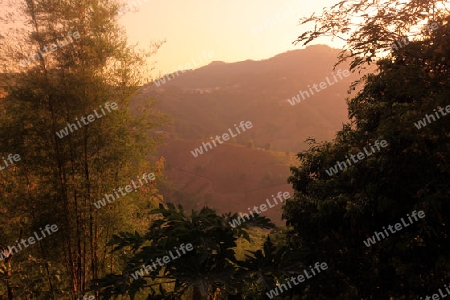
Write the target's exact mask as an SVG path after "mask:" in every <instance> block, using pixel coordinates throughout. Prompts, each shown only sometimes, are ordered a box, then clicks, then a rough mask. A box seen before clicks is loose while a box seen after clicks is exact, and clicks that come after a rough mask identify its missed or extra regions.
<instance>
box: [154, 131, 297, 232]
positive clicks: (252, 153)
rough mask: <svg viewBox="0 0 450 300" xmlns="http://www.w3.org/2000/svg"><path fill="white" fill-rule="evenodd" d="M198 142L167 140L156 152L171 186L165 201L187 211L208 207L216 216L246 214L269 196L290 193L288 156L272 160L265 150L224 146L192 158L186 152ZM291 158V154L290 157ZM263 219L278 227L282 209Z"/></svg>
mask: <svg viewBox="0 0 450 300" xmlns="http://www.w3.org/2000/svg"><path fill="white" fill-rule="evenodd" d="M195 147H198V142H192V141H182V140H174V139H172V140H169V141H168V142H167V144H166V145H164V146H163V147H161V148H160V153H162V154H163V155H164V156H165V158H166V171H165V173H166V175H167V177H168V178H169V179H170V180H171V181H172V182H173V184H172V185H170V184H167V185H164V186H163V187H162V188H161V192H162V194H163V195H164V197H165V200H166V201H167V202H175V203H180V204H183V206H184V207H186V208H187V209H197V210H198V209H200V208H202V207H203V206H205V205H206V206H209V207H212V208H214V209H216V210H218V211H219V212H229V211H232V212H243V213H247V212H248V207H251V208H252V209H253V206H254V205H256V206H258V207H259V205H260V204H262V203H265V201H266V199H267V198H269V199H270V198H271V195H272V194H274V195H276V193H278V192H279V191H282V192H287V191H288V192H290V193H291V195H292V188H291V186H290V185H289V184H287V183H286V179H287V177H288V176H289V168H288V167H287V164H288V158H287V157H286V156H284V157H280V158H276V157H274V156H273V155H271V154H270V153H268V152H267V151H262V150H252V149H249V148H245V147H243V146H239V145H232V144H223V145H220V146H218V147H217V148H214V149H213V150H210V151H208V152H207V153H204V154H202V155H200V156H198V157H197V158H194V157H193V156H192V155H191V153H190V150H192V149H194V148H195ZM291 157H293V155H291ZM264 215H266V216H268V217H270V218H271V219H272V220H273V221H274V222H277V223H279V224H281V205H278V206H275V207H273V208H271V209H269V210H267V211H266V212H265V213H264Z"/></svg>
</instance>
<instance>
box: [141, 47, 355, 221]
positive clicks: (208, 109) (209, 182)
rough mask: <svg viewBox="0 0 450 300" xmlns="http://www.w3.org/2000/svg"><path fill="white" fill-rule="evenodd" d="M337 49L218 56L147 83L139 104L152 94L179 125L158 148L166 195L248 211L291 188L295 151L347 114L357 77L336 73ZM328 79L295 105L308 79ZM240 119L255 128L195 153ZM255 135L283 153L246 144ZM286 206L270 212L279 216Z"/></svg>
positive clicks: (329, 134) (328, 135)
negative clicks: (256, 57)
mask: <svg viewBox="0 0 450 300" xmlns="http://www.w3.org/2000/svg"><path fill="white" fill-rule="evenodd" d="M337 54H338V50H335V49H331V48H329V47H328V46H322V45H316V46H310V47H308V48H306V49H304V50H295V51H289V52H286V53H283V54H280V55H277V56H275V57H273V58H270V59H267V60H262V61H252V60H246V61H243V62H237V63H224V62H212V63H211V64H209V65H207V66H204V67H202V68H199V69H196V70H190V71H186V72H185V73H182V72H178V75H177V74H174V75H173V76H166V77H165V78H162V79H160V80H159V81H157V84H155V83H152V84H149V85H147V86H145V87H143V89H142V94H141V95H139V96H138V97H136V99H135V101H134V103H133V104H134V106H135V105H138V104H139V103H141V102H142V101H144V100H143V99H144V98H145V97H146V96H152V97H155V98H157V99H158V105H157V108H158V109H159V110H161V111H162V112H164V113H167V114H169V115H171V116H172V117H173V119H174V126H172V127H170V128H165V131H167V133H166V136H167V145H168V146H167V147H162V148H161V149H160V154H161V155H162V156H164V157H166V159H167V164H168V166H169V168H168V170H167V174H168V177H169V178H170V179H171V180H172V181H173V182H174V186H173V187H172V188H171V191H172V192H173V193H170V192H169V190H167V191H165V193H164V194H165V195H169V196H166V197H167V198H168V199H166V200H168V201H175V202H182V203H183V204H184V205H187V206H188V207H198V206H203V205H210V206H212V207H214V208H217V209H219V211H233V210H235V211H242V212H245V211H246V208H247V207H248V205H249V204H250V203H252V204H253V203H254V204H258V203H263V202H264V201H265V199H266V198H267V197H270V195H271V194H272V193H274V192H275V193H276V192H278V191H279V190H282V191H291V187H290V185H287V184H286V179H287V177H288V176H289V175H290V174H289V168H288V165H289V163H296V162H295V161H294V156H293V154H294V153H297V152H299V151H300V150H303V149H306V148H307V144H306V143H305V142H304V141H305V139H306V138H308V137H309V136H311V137H314V138H316V139H317V140H331V139H332V138H333V137H334V133H335V132H336V131H337V130H338V129H340V128H341V124H342V123H343V122H345V121H346V120H347V110H346V101H345V98H346V97H347V93H346V92H347V89H348V87H349V85H350V84H351V82H352V81H353V80H355V79H356V78H357V77H356V75H353V74H351V75H350V76H349V77H347V78H345V77H343V76H342V79H339V77H337V76H336V77H335V79H337V80H335V79H334V78H333V74H332V72H333V70H332V67H333V65H334V62H335V61H336V56H337ZM346 68H347V69H348V67H347V66H339V67H338V68H337V70H339V69H341V70H342V71H343V70H346ZM334 72H335V73H336V71H334ZM327 77H328V81H329V82H330V83H331V84H332V85H328V84H327V87H326V88H325V89H323V90H321V91H320V92H316V91H314V90H313V91H314V94H312V93H311V92H309V94H310V97H307V98H306V99H305V100H302V101H301V102H300V103H296V104H295V105H291V104H289V102H288V99H291V98H292V97H295V96H298V94H299V91H300V90H302V91H308V90H309V87H308V85H309V86H310V87H311V88H312V85H313V84H320V83H321V82H326V78H327ZM169 78H170V80H168V79H169ZM163 80H165V81H166V82H165V83H163ZM158 85H159V86H158ZM305 96H306V94H305ZM240 121H251V122H252V124H253V128H251V129H248V130H247V131H246V132H245V133H242V134H240V135H238V136H237V137H236V138H235V139H234V140H232V141H228V142H226V144H224V145H219V146H217V148H213V149H212V150H209V151H208V152H204V153H203V154H201V155H199V156H198V157H194V156H193V155H192V154H191V151H193V150H194V149H195V148H197V147H200V146H201V144H202V142H208V141H210V137H215V136H216V135H222V134H223V133H226V132H227V131H228V129H230V128H231V129H232V130H233V129H234V124H238V123H239V122H240ZM250 140H253V141H254V145H255V147H256V148H259V147H261V148H265V149H269V147H270V149H271V150H275V151H278V158H276V157H275V156H274V155H275V154H276V153H274V152H270V151H269V152H265V153H262V152H263V151H262V150H257V149H253V150H252V149H249V148H246V146H247V145H248V144H249V141H250ZM219 148H220V149H219ZM287 151H290V152H291V153H290V154H289V153H286V152H287ZM223 161H227V163H223ZM231 162H239V163H237V164H235V163H231ZM175 191H176V192H175ZM248 191H252V192H251V193H254V194H253V195H251V193H250V192H248ZM263 191H265V192H263ZM255 193H256V194H258V195H257V196H256V194H255ZM188 195H189V196H188ZM264 195H266V196H264ZM260 198H261V199H260ZM280 208H281V207H277V208H273V209H272V210H270V212H269V214H268V215H269V216H270V215H272V217H274V215H273V214H275V215H276V217H277V218H278V217H279V212H280V211H281V210H280Z"/></svg>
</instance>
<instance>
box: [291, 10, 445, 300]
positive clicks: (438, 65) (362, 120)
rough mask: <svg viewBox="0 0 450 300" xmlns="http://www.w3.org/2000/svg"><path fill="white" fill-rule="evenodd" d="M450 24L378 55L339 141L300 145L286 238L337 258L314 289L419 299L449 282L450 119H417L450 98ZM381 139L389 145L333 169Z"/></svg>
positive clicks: (334, 294)
mask: <svg viewBox="0 0 450 300" xmlns="http://www.w3.org/2000/svg"><path fill="white" fill-rule="evenodd" d="M411 5H412V4H411ZM420 11H422V10H420ZM436 15H438V14H435V15H434V17H435V18H436ZM416 17H417V16H416ZM411 18H412V17H411ZM436 21H437V22H438V23H439V24H448V22H449V21H450V18H448V17H447V18H446V19H436ZM449 33H450V31H449V28H448V26H440V27H439V28H438V29H437V30H435V31H433V32H430V34H429V35H428V36H425V37H424V38H423V40H417V41H413V42H411V43H410V44H409V45H405V46H404V47H402V48H399V49H394V51H393V52H392V54H391V56H389V57H387V58H386V59H383V60H380V61H378V62H377V66H378V69H377V71H378V73H377V74H376V75H375V74H369V75H367V76H366V77H365V78H364V83H365V85H364V88H363V90H362V91H360V92H359V93H358V95H357V96H356V97H354V98H352V99H350V100H349V116H350V117H351V118H352V121H351V122H350V123H349V124H345V125H344V126H343V129H342V130H341V131H339V132H338V133H337V135H336V139H335V141H333V142H325V143H321V144H318V143H316V142H315V141H314V140H310V149H309V150H307V151H304V152H301V153H299V154H298V158H299V160H300V162H301V164H300V166H298V167H291V172H292V176H291V177H290V178H289V182H290V183H291V184H292V185H293V187H294V189H295V190H296V194H295V197H294V198H293V199H292V200H290V201H288V202H287V203H286V205H285V207H284V213H283V217H284V218H285V219H286V220H287V224H288V225H289V226H292V227H293V230H292V231H291V233H290V239H289V241H290V243H289V244H290V245H291V246H292V247H300V248H301V249H302V250H303V251H305V252H306V253H308V256H309V257H312V258H314V259H316V260H319V259H320V260H326V261H327V262H330V267H329V271H327V272H326V273H324V276H326V280H327V282H332V283H333V284H327V285H324V288H323V289H322V290H320V291H317V294H315V297H319V295H320V296H322V297H328V298H333V299H356V298H358V299H375V298H376V299H389V298H393V299H400V298H407V299H418V298H419V297H421V296H424V295H427V294H428V295H430V294H434V293H436V291H437V290H438V289H439V288H442V286H443V282H446V281H447V279H448V274H447V273H446V271H445V270H446V265H448V264H449V263H450V260H449V257H448V255H447V253H448V252H449V250H450V244H449V243H448V238H447V234H448V230H447V229H446V224H447V223H448V222H449V219H448V217H447V216H448V215H449V210H450V206H449V203H448V200H447V199H448V197H449V192H448V191H449V183H448V182H449V181H448V179H449V178H450V164H449V161H450V157H449V151H448V150H449V146H448V145H449V142H450V140H449V135H448V128H449V127H450V119H449V118H448V117H447V118H445V117H441V118H440V119H439V120H436V121H435V122H433V123H432V124H428V125H427V126H426V127H424V128H421V129H418V128H417V127H416V126H415V125H414V124H417V121H418V120H422V119H423V117H424V116H425V115H426V114H432V113H434V111H433V109H436V110H437V109H438V108H439V107H443V106H445V105H446V104H448V99H449V96H450V89H449V88H448V86H449V85H448V83H449V81H450V69H449V66H448V63H447V59H446V57H447V56H448V55H449V53H450V34H449ZM438 122H439V123H438ZM383 139H384V140H386V141H388V143H389V146H388V148H387V149H386V150H385V151H382V152H380V153H376V154H373V155H371V156H370V157H366V158H365V159H363V160H360V161H359V162H358V163H355V164H353V165H352V166H349V167H348V168H346V169H345V170H342V171H340V172H338V173H337V174H334V175H332V176H330V175H329V174H328V173H327V172H326V170H328V168H330V167H332V166H333V165H334V164H336V162H337V161H345V160H346V156H347V157H350V155H351V154H353V155H355V154H356V153H358V152H359V151H362V149H363V147H368V145H369V143H371V144H372V145H374V142H375V141H376V140H383ZM414 210H416V211H420V210H423V211H424V212H425V215H426V217H425V218H424V219H423V220H421V221H420V222H416V223H414V224H412V225H410V227H408V228H404V229H403V230H401V231H399V232H396V233H394V234H390V235H389V236H388V237H386V238H385V239H383V240H381V241H378V242H377V243H376V244H373V245H371V246H370V247H367V246H366V245H365V244H364V243H363V241H365V240H366V239H367V238H370V237H371V236H372V235H373V234H374V232H375V231H377V232H381V231H383V226H385V227H386V228H387V227H388V225H394V224H396V223H399V222H400V220H401V218H404V219H406V216H407V214H410V213H411V212H412V211H414ZM391 233H392V232H391Z"/></svg>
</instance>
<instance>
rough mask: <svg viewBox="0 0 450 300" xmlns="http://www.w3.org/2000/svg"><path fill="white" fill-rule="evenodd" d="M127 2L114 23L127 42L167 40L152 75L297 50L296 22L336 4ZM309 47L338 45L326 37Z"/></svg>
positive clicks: (321, 0) (323, 0)
mask: <svg viewBox="0 0 450 300" xmlns="http://www.w3.org/2000/svg"><path fill="white" fill-rule="evenodd" d="M139 1H140V4H139ZM132 2H135V3H136V4H135V5H136V6H137V8H136V9H135V11H128V12H124V13H123V15H122V16H121V17H120V19H119V23H120V24H122V25H123V26H124V28H125V30H126V31H127V35H128V38H129V42H130V44H135V43H136V42H138V43H139V44H140V45H141V46H142V47H144V46H147V45H149V44H150V42H151V41H155V40H161V39H165V40H166V43H165V44H164V45H163V46H162V47H161V48H160V50H159V51H158V53H157V54H156V55H155V56H154V57H152V58H151V59H150V61H156V64H155V68H156V69H155V71H154V72H153V75H154V76H156V77H157V76H158V75H159V73H160V72H161V73H162V74H164V73H166V72H173V71H175V70H179V69H180V66H185V65H186V64H187V63H189V62H191V63H192V62H193V60H194V63H196V64H197V66H193V68H194V69H196V68H198V67H200V66H204V65H207V64H209V63H210V62H211V61H224V62H235V61H243V60H247V59H253V60H261V59H267V58H270V57H273V56H275V55H277V54H279V53H283V52H286V51H288V50H294V49H301V48H302V47H301V45H297V46H294V45H292V42H293V41H294V40H295V39H296V37H297V36H299V35H300V34H301V33H302V31H303V30H304V28H305V26H299V19H300V18H301V17H304V16H310V15H311V14H312V13H313V12H316V14H320V13H321V11H322V9H323V8H324V7H330V6H331V5H333V4H335V3H336V2H337V0H316V1H310V0H304V1H299V0H228V1H223V0H222V1H219V0H189V1H186V0H170V1H156V0H147V1H144V0H129V1H128V3H130V4H131V3H132ZM314 43H316V44H317V43H321V44H329V45H333V46H334V47H340V46H341V45H340V44H338V43H337V41H335V43H331V40H326V39H322V40H317V41H315V42H314ZM208 53H209V55H208ZM192 64H193V63H192Z"/></svg>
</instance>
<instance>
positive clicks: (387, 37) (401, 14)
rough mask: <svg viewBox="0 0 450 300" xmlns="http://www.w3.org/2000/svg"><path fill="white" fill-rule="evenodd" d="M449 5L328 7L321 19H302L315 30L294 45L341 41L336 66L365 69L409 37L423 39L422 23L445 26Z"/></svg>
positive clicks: (439, 0)
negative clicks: (329, 39)
mask: <svg viewBox="0 0 450 300" xmlns="http://www.w3.org/2000/svg"><path fill="white" fill-rule="evenodd" d="M447 6H448V2H447V1H444V0H432V1H428V0H419V1H401V0H395V1H378V0H377V1H367V2H361V1H358V0H343V1H340V2H338V3H337V4H335V5H333V6H332V7H331V8H324V9H323V13H322V15H320V16H315V15H314V14H312V15H311V16H310V17H305V18H302V20H301V24H302V25H305V24H308V23H313V24H314V30H307V31H305V32H303V33H302V34H301V35H300V36H299V37H298V38H297V39H296V40H295V41H294V44H297V43H302V44H303V45H307V44H309V43H311V42H312V41H314V40H316V39H318V38H320V37H323V36H331V37H332V38H333V39H334V38H338V39H339V40H342V41H344V42H345V45H344V47H343V49H342V51H341V53H340V55H339V57H338V61H337V63H336V65H338V64H340V63H342V62H344V61H346V60H347V59H348V58H350V59H351V64H350V68H351V69H354V68H356V67H363V66H364V65H365V64H370V63H371V62H373V61H376V60H378V59H379V58H380V57H383V56H384V55H385V51H386V50H388V51H389V50H391V49H392V48H391V45H392V44H394V43H395V42H397V41H399V40H402V39H403V38H405V37H407V36H409V37H410V38H409V39H410V40H412V39H413V38H417V39H419V40H421V39H423V35H424V31H423V30H422V32H421V31H420V30H418V29H417V26H418V24H423V23H428V25H429V24H431V23H432V22H437V23H438V24H441V25H443V24H442V23H440V22H439V20H444V18H445V17H446V15H447V14H448V11H449V10H448V7H447ZM422 28H423V27H422ZM426 28H427V27H426V26H425V29H426ZM426 31H427V30H426Z"/></svg>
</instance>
